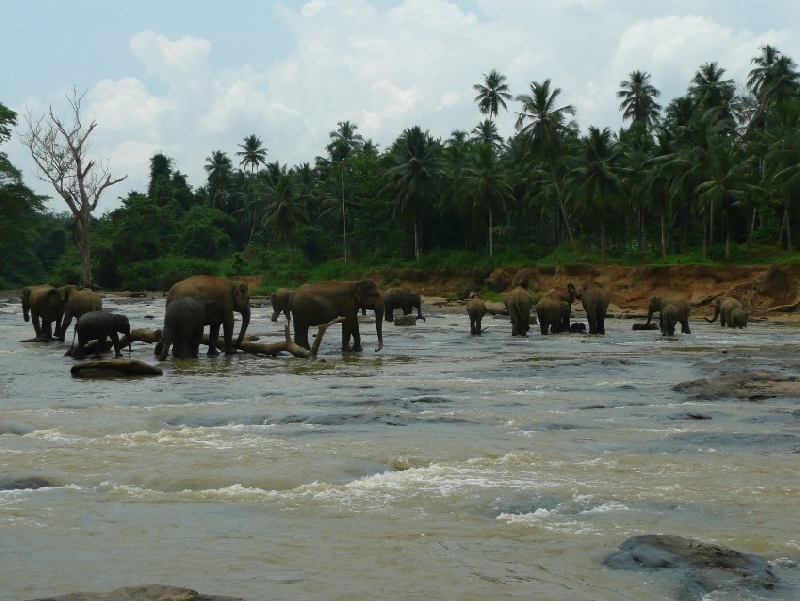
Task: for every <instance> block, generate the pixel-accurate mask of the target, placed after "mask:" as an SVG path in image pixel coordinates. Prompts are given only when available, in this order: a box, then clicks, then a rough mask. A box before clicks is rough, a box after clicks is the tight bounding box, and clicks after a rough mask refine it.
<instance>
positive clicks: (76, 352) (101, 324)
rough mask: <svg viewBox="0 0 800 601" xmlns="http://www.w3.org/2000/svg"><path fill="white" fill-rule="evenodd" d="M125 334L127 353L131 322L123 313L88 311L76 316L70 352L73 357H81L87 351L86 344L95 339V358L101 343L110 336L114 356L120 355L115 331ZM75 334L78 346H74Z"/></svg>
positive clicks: (129, 347) (129, 349)
mask: <svg viewBox="0 0 800 601" xmlns="http://www.w3.org/2000/svg"><path fill="white" fill-rule="evenodd" d="M118 332H119V333H120V334H125V335H126V336H127V337H128V354H129V355H130V354H131V346H130V344H131V343H130V340H131V324H130V322H129V321H128V318H127V317H126V316H125V315H122V314H120V313H109V312H108V311H89V312H88V313H84V314H83V315H81V316H80V317H79V318H78V322H77V323H76V324H75V335H73V337H72V343H73V347H72V349H70V351H71V354H72V355H73V356H75V357H83V356H85V355H86V354H88V353H87V349H86V344H87V343H88V342H90V341H92V340H96V341H97V343H96V346H95V354H94V356H95V359H96V358H98V357H99V356H100V350H101V347H102V346H103V343H104V342H105V341H106V339H107V338H108V337H109V336H110V337H111V341H112V342H113V343H114V356H115V357H122V352H121V351H120V344H119V336H117V333H118ZM75 336H77V337H78V346H77V347H75Z"/></svg>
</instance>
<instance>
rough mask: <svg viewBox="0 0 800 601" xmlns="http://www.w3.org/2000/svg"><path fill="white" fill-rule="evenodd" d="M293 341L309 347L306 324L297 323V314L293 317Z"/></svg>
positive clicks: (306, 347) (305, 347)
mask: <svg viewBox="0 0 800 601" xmlns="http://www.w3.org/2000/svg"><path fill="white" fill-rule="evenodd" d="M342 329H344V324H342ZM294 343H295V344H296V345H297V346H302V347H303V348H304V349H308V350H310V349H311V345H310V344H309V343H308V326H306V325H303V324H298V323H297V315H295V317H294Z"/></svg>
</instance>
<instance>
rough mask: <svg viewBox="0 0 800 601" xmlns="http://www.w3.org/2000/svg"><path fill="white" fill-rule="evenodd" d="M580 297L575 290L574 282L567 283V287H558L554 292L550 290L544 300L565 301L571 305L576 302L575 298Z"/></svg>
mask: <svg viewBox="0 0 800 601" xmlns="http://www.w3.org/2000/svg"><path fill="white" fill-rule="evenodd" d="M577 296H578V291H577V290H576V289H575V285H574V284H573V283H572V282H567V285H566V286H556V287H555V288H553V289H552V290H549V291H548V292H547V293H546V294H545V295H544V297H543V298H552V299H555V300H557V301H565V302H568V303H569V304H570V305H571V304H572V303H573V302H575V298H577Z"/></svg>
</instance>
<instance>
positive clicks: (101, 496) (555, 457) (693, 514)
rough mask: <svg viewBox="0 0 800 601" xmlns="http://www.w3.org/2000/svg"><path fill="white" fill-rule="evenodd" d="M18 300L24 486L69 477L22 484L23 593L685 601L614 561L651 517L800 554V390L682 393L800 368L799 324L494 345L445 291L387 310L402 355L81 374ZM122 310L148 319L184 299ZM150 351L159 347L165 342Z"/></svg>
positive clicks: (793, 573)
mask: <svg viewBox="0 0 800 601" xmlns="http://www.w3.org/2000/svg"><path fill="white" fill-rule="evenodd" d="M3 300H5V299H2V300H0V484H2V483H3V482H5V483H6V484H8V483H14V482H19V481H23V480H25V479H29V478H35V479H38V480H36V482H38V483H39V484H43V486H39V487H38V488H24V489H14V490H0V599H8V600H20V599H32V598H37V597H45V596H54V595H63V594H65V593H68V592H72V591H103V590H110V589H113V588H116V587H119V586H125V585H134V584H143V583H161V584H172V585H176V586H184V587H189V588H193V589H196V590H198V591H201V592H203V593H205V594H217V595H231V596H238V597H242V598H244V599H247V600H248V601H266V600H268V599H269V600H274V599H292V600H298V599H309V600H318V599H319V600H322V599H324V600H330V599H349V600H352V599H363V600H367V599H369V600H376V599H393V600H394V599H419V598H427V599H448V600H449V599H469V600H487V601H488V600H495V599H499V598H519V599H543V600H545V599H547V600H549V599H559V600H587V599H593V600H597V601H605V600H608V601H611V600H615V601H616V600H620V599H636V600H642V599H676V598H678V597H677V596H676V595H677V592H676V590H675V583H674V582H673V581H671V580H670V579H669V578H663V577H661V576H660V575H658V574H640V573H636V572H629V571H620V570H611V569H609V568H607V567H605V566H604V565H603V559H604V557H605V556H606V555H607V554H608V553H610V552H612V551H613V550H615V549H617V548H618V546H619V545H620V543H621V542H622V541H623V540H625V539H626V538H627V537H629V536H633V535H637V534H650V533H667V534H677V535H681V536H686V537H691V538H698V539H701V540H704V541H707V542H713V543H716V544H719V545H723V546H727V547H731V548H734V549H737V550H739V551H743V552H747V553H756V554H759V555H761V556H763V557H764V558H766V559H767V560H769V561H771V562H774V563H775V565H777V566H791V565H793V564H792V561H794V560H796V559H797V558H798V557H800V519H798V498H800V477H798V452H800V431H799V430H800V411H798V409H800V407H798V399H797V398H787V397H776V398H766V399H758V400H757V401H756V400H736V399H733V398H721V399H720V398H716V399H713V400H701V399H695V398H693V397H691V396H688V395H687V394H686V393H684V392H679V391H676V390H675V389H674V388H673V386H674V385H675V384H677V383H679V382H684V381H688V380H694V379H698V378H702V377H704V376H706V375H709V374H711V373H717V372H719V371H724V370H725V369H742V365H744V366H746V367H747V368H750V369H763V370H767V371H770V370H771V371H775V372H776V373H789V372H791V373H796V372H793V371H792V369H793V368H792V367H791V366H787V365H786V364H785V363H784V362H783V361H782V359H781V358H782V357H784V356H785V357H789V356H792V357H797V355H798V350H800V338H798V333H799V332H798V328H797V327H796V326H793V325H779V324H775V323H772V322H758V323H753V324H751V325H750V327H748V328H747V329H746V330H737V331H732V330H729V329H723V328H720V327H719V324H718V323H715V324H706V323H705V322H703V321H702V320H701V319H700V318H699V317H696V316H695V317H693V319H692V330H693V331H692V334H691V335H677V336H675V337H674V338H662V337H661V336H660V334H659V333H658V332H653V331H632V329H631V325H630V324H631V322H630V321H629V320H623V319H609V320H607V322H606V335H605V336H587V335H556V336H547V337H543V336H541V335H540V334H539V332H538V330H537V329H536V327H535V326H534V329H532V330H531V335H530V336H529V337H528V338H524V339H522V338H517V339H512V338H511V335H510V334H511V326H510V323H509V322H508V320H507V318H502V317H494V318H487V319H485V320H484V327H487V331H486V332H485V333H484V335H483V336H481V337H471V336H470V335H469V322H468V319H467V315H466V312H464V313H463V314H462V313H450V312H444V311H443V310H442V311H439V312H437V309H436V308H435V307H424V311H425V312H426V314H427V317H428V319H427V321H424V322H423V321H420V322H418V324H417V325H416V326H413V327H396V326H393V325H390V324H386V325H385V327H384V337H385V348H384V350H383V351H381V352H380V353H375V352H373V348H374V346H375V343H376V339H375V332H374V325H372V324H362V325H361V329H362V335H363V338H364V348H365V351H364V352H363V353H361V354H359V355H357V356H349V357H342V355H341V353H340V352H339V350H338V349H339V340H340V336H339V327H338V326H334V327H333V328H331V329H330V330H329V332H328V333H327V335H326V337H325V339H324V340H323V342H322V349H321V353H320V354H321V357H322V358H323V359H324V361H316V362H309V361H306V360H303V359H297V358H294V357H291V356H288V355H282V356H280V357H277V358H269V357H261V356H255V355H246V354H239V355H237V356H234V357H225V356H220V357H218V358H208V357H206V356H205V355H201V358H200V359H198V360H188V361H177V360H169V361H166V362H164V363H161V364H159V365H161V366H162V367H163V368H164V374H163V376H155V377H138V378H118V379H96V380H92V379H82V378H72V377H71V376H70V367H71V366H72V365H73V363H74V361H73V359H71V358H69V357H66V356H64V352H65V350H66V348H67V346H68V344H61V343H50V344H45V343H33V342H21V341H23V340H25V339H29V338H32V337H33V328H32V327H31V325H30V324H29V323H24V322H23V320H22V312H21V306H20V305H19V304H18V303H17V302H2V301H3ZM104 307H105V308H106V309H109V310H114V311H118V312H123V313H125V314H126V315H128V317H129V318H130V320H131V324H132V326H133V327H134V328H136V327H150V328H157V327H160V325H161V320H162V318H163V312H164V306H163V299H160V300H159V299H157V300H152V301H145V300H136V301H131V300H130V299H123V298H120V299H114V298H107V299H105V300H104ZM270 315H271V309H270V307H269V306H268V305H265V306H263V307H256V308H254V309H253V314H252V321H251V325H250V328H249V331H248V334H256V335H258V336H260V337H261V341H262V342H269V341H273V340H279V339H280V338H281V337H282V336H283V326H284V323H285V322H284V320H283V318H281V320H280V321H279V322H278V323H272V322H271V321H270V319H269V318H270ZM237 328H238V321H237ZM71 334H72V332H71V330H70V334H69V336H70V337H71ZM204 348H205V347H201V353H203V352H204ZM126 356H127V352H126ZM131 357H132V358H135V359H140V360H143V361H147V362H149V363H154V364H155V363H157V361H155V358H154V357H153V350H152V345H148V344H144V343H134V345H133V353H132V355H131ZM5 488H14V487H13V486H6V487H5ZM783 572H784V573H783V574H782V575H783V577H784V578H787V577H788V578H789V579H794V584H797V583H798V580H797V570H796V569H789V568H788V567H786V568H785V569H784V570H783ZM794 594H796V591H795V593H794ZM710 598H714V599H729V598H730V599H733V598H736V599H742V598H744V597H739V596H737V597H725V596H714V597H710ZM753 598H760V597H753ZM769 598H770V599H783V598H787V599H788V598H794V596H792V597H781V596H780V595H779V596H772V597H769Z"/></svg>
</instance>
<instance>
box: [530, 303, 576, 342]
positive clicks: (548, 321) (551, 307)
mask: <svg viewBox="0 0 800 601" xmlns="http://www.w3.org/2000/svg"><path fill="white" fill-rule="evenodd" d="M571 312H572V307H571V305H570V304H569V303H568V302H567V301H559V300H556V299H555V298H551V297H545V298H543V299H541V300H540V301H539V302H538V303H536V317H537V319H538V320H539V330H540V331H541V333H542V336H546V335H547V334H548V333H552V334H558V333H559V332H564V331H567V332H568V331H569V318H570V314H571ZM565 324H566V328H565Z"/></svg>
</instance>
